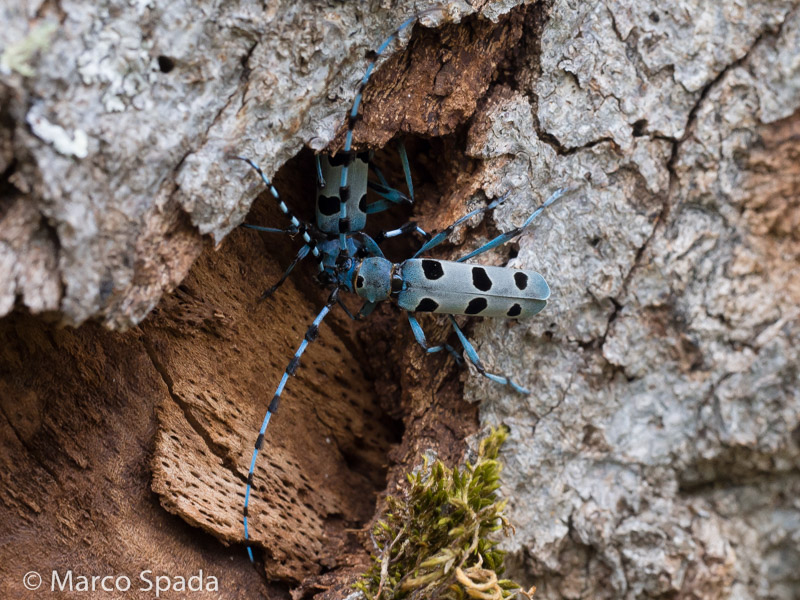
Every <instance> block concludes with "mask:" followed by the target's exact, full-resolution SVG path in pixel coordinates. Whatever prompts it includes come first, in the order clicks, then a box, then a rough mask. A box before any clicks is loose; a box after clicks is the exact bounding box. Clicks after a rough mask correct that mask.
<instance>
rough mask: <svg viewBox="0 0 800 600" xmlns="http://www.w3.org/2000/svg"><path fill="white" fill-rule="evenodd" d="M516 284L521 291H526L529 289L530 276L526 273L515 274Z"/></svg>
mask: <svg viewBox="0 0 800 600" xmlns="http://www.w3.org/2000/svg"><path fill="white" fill-rule="evenodd" d="M514 283H516V284H517V287H518V288H519V289H521V290H524V289H525V288H526V287H528V276H527V275H525V273H514Z"/></svg>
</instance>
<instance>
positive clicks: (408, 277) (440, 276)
mask: <svg viewBox="0 0 800 600" xmlns="http://www.w3.org/2000/svg"><path fill="white" fill-rule="evenodd" d="M419 16H420V15H415V16H414V17H412V18H410V19H408V20H407V21H405V22H404V23H403V24H402V25H400V27H398V28H397V29H396V30H395V31H394V32H393V33H392V35H391V36H389V38H388V39H387V40H386V41H385V42H384V43H383V44H381V46H380V47H379V48H378V50H377V52H376V54H377V56H376V58H375V60H373V61H372V62H371V63H370V64H369V66H368V68H367V71H366V73H365V75H364V77H363V78H362V80H361V84H360V86H359V90H358V93H357V94H356V97H355V100H354V102H353V106H352V108H351V110H350V113H349V115H348V125H347V134H346V138H345V144H344V149H343V151H342V152H341V153H339V154H338V155H336V156H334V157H329V156H326V155H322V156H321V157H319V156H318V157H317V178H318V183H319V186H318V194H317V202H316V224H315V225H312V224H310V223H304V222H302V221H301V220H299V219H298V218H297V217H296V216H294V215H293V214H292V213H291V212H290V210H289V208H288V207H287V206H286V204H285V203H284V202H283V201H282V200H281V199H280V197H279V195H278V192H277V190H276V189H275V187H274V186H273V185H272V184H271V183H270V181H269V179H268V178H267V177H266V176H265V175H264V173H263V172H262V171H261V169H260V168H259V167H258V165H256V164H255V163H254V162H253V161H251V160H250V159H248V158H244V157H236V158H238V159H240V160H243V161H245V162H247V163H248V164H249V165H250V166H251V167H253V168H254V169H255V170H256V171H257V172H258V173H259V175H260V176H261V178H262V180H263V181H264V183H265V184H266V186H267V188H268V189H269V191H270V193H271V194H272V196H273V197H274V198H275V200H276V201H277V202H278V205H279V207H280V209H281V211H282V212H283V213H284V214H285V215H286V217H287V218H288V219H289V221H290V227H289V228H288V229H276V228H269V227H260V226H255V225H247V227H250V228H252V229H257V230H259V231H266V232H273V233H292V234H300V235H301V236H302V239H303V241H304V245H303V247H302V248H301V249H300V250H299V252H298V253H297V255H296V256H295V258H294V260H293V261H292V263H291V264H290V265H289V267H288V268H287V270H286V272H285V273H284V274H283V276H282V277H281V278H280V279H279V280H278V282H277V283H276V284H275V285H273V286H272V287H271V288H269V289H268V290H267V291H266V292H265V293H264V297H266V296H267V295H269V294H271V293H272V292H274V291H275V290H276V289H277V287H278V286H279V285H280V284H281V283H283V281H285V280H286V278H287V277H288V276H289V274H290V273H291V272H292V270H293V269H294V267H295V266H296V265H297V263H299V262H300V261H301V260H303V259H304V258H305V257H307V256H308V255H309V254H311V255H312V256H313V257H314V259H315V260H316V261H317V266H318V273H317V279H318V281H319V282H320V283H321V284H322V285H324V286H325V287H328V288H330V289H331V290H332V291H331V293H330V296H329V297H328V300H327V302H326V304H325V306H324V307H323V308H322V310H321V311H320V312H319V314H318V315H317V316H316V318H315V319H314V321H313V322H312V323H311V325H310V326H309V328H308V330H307V331H306V334H305V336H304V339H303V341H302V342H301V343H300V346H299V348H298V349H297V351H296V352H295V354H294V357H293V358H292V359H291V361H290V362H289V364H288V366H287V367H286V370H285V371H284V373H283V376H282V377H281V380H280V382H279V383H278V387H277V389H276V391H275V394H274V396H273V398H272V401H271V402H270V404H269V408H268V409H267V413H266V415H265V416H264V420H263V422H262V424H261V428H260V430H259V433H258V438H257V440H256V443H255V447H254V450H253V456H252V460H251V462H250V469H249V473H248V477H247V487H246V490H245V500H244V514H243V524H244V537H245V541H246V542H247V541H248V540H249V535H248V527H247V517H248V505H249V501H250V492H251V490H252V487H253V478H254V472H255V465H256V460H257V458H258V453H259V451H260V449H261V447H262V444H263V441H264V434H265V432H266V429H267V425H268V424H269V421H270V418H271V416H272V414H273V413H274V412H275V411H276V410H277V408H278V404H279V402H280V398H281V394H282V393H283V391H284V388H285V386H286V383H287V382H288V380H289V377H291V376H292V375H294V374H295V372H296V371H297V368H298V367H299V365H300V357H301V356H302V354H303V353H304V352H305V350H306V348H307V347H308V345H309V344H310V343H311V342H313V341H314V340H315V339H316V338H317V336H318V334H319V326H320V323H322V320H323V319H324V318H325V316H326V315H327V314H328V313H329V312H330V311H331V310H332V309H333V307H334V306H335V305H336V304H339V305H340V306H342V308H343V309H344V310H345V311H346V312H347V314H348V315H349V316H351V317H352V318H360V317H363V316H367V315H368V314H369V313H370V312H372V310H373V309H374V308H375V306H376V305H377V304H378V303H379V302H381V301H384V300H387V299H389V298H394V299H395V300H396V302H397V304H398V306H400V308H402V309H404V310H406V311H408V312H407V315H408V320H409V323H410V325H411V329H412V332H413V334H414V337H415V339H416V341H417V342H418V343H419V344H420V346H422V348H423V349H424V350H425V351H426V352H428V353H432V352H439V351H442V350H447V351H449V352H450V353H451V354H453V355H454V356H455V357H456V360H457V361H459V362H462V361H463V360H462V357H461V355H460V354H459V353H458V352H456V350H455V349H454V348H453V347H452V346H450V345H448V344H441V345H437V346H429V345H428V343H427V340H426V338H425V334H424V332H423V330H422V327H421V326H420V324H419V322H418V321H417V320H416V318H414V316H413V315H412V314H411V313H413V312H434V313H442V314H447V315H448V316H449V317H448V318H449V320H450V323H451V325H452V327H453V329H454V330H455V332H456V335H457V337H458V339H459V342H460V344H461V346H462V347H463V349H464V352H465V353H466V356H467V358H468V360H469V361H470V362H472V364H473V365H475V367H476V368H477V370H478V371H479V372H480V373H481V374H482V375H484V376H485V377H487V378H489V379H491V380H493V381H495V382H497V383H500V384H503V385H508V386H509V387H511V388H513V389H514V390H516V391H517V392H520V393H524V394H527V393H529V392H528V390H527V389H525V388H523V387H522V386H520V385H518V384H517V383H515V382H514V381H512V380H511V379H510V378H508V377H505V376H503V375H498V374H494V373H490V372H488V371H487V370H486V369H485V367H484V366H483V364H482V363H481V361H480V359H479V357H478V354H477V352H476V351H475V349H474V348H473V346H472V344H471V343H470V342H469V340H468V339H467V338H466V336H465V335H464V333H463V331H462V330H461V328H460V327H459V326H458V324H457V323H456V321H455V319H454V318H453V316H452V315H476V316H487V317H503V318H521V317H528V316H532V315H535V314H536V313H538V312H539V311H540V310H542V309H543V308H544V306H545V304H546V302H547V299H548V297H549V296H550V288H549V287H548V285H547V283H546V282H545V280H544V278H543V277H542V276H541V275H539V274H538V273H536V272H534V271H523V270H516V269H509V268H505V267H491V266H481V265H471V264H466V263H465V262H464V261H466V260H468V259H470V258H472V257H474V256H478V255H480V254H482V253H484V252H486V251H488V250H491V249H492V248H496V247H498V246H500V245H502V244H504V243H506V242H508V241H509V240H511V239H512V238H514V237H516V236H517V235H519V234H521V233H522V232H523V231H524V230H525V229H526V228H527V227H528V226H529V225H530V224H531V222H532V221H533V220H534V219H535V218H536V217H537V216H538V215H539V214H541V212H542V211H543V210H544V209H545V208H546V207H547V206H548V205H550V204H552V203H553V202H555V201H556V199H557V198H558V197H559V196H561V195H562V193H563V191H562V190H559V191H557V192H556V193H554V194H553V195H552V196H550V198H548V199H547V200H546V201H545V202H544V203H543V204H542V205H541V206H540V207H539V208H537V209H536V210H535V211H534V212H533V213H532V214H531V215H530V216H529V217H528V218H527V219H526V220H525V222H524V223H523V224H522V225H521V226H519V227H518V228H516V229H514V230H512V231H509V232H507V233H504V234H501V235H498V236H497V237H495V238H494V239H492V240H491V241H489V242H488V243H486V244H484V245H483V246H481V247H480V248H478V249H476V250H474V251H472V252H470V253H468V254H466V255H465V256H462V257H461V258H459V259H458V260H456V261H446V260H437V259H432V258H419V257H420V255H421V254H423V253H425V252H427V251H429V250H431V249H433V248H434V247H435V246H437V245H438V244H440V243H442V242H443V241H444V240H445V239H446V238H447V237H448V235H449V234H450V233H451V232H452V231H453V229H454V228H455V227H457V226H458V225H460V224H462V223H463V222H465V221H466V220H468V219H469V218H471V217H473V216H475V215H477V214H479V213H482V212H486V211H490V210H493V209H494V208H496V207H497V206H498V205H499V204H500V203H502V202H503V201H504V200H505V199H506V198H507V197H508V195H509V194H508V193H506V194H505V195H503V196H502V197H500V198H498V199H495V200H493V201H492V202H490V203H489V204H488V205H486V206H485V207H482V208H479V209H476V210H473V211H471V212H469V213H468V214H466V215H464V216H463V217H461V218H460V219H458V220H457V221H456V222H454V223H453V224H452V225H450V226H449V227H447V228H446V229H445V230H443V231H441V232H440V233H438V234H436V235H435V236H433V237H431V236H429V235H428V234H427V233H426V232H425V231H423V230H422V229H421V228H419V227H418V226H417V225H416V224H415V223H407V224H406V225H404V226H403V227H401V228H399V229H395V230H392V231H387V232H384V233H382V234H380V235H379V236H377V241H376V239H373V238H372V237H370V236H369V235H367V234H366V233H365V232H364V231H363V229H364V227H365V225H366V220H367V215H368V214H373V213H376V212H380V211H382V210H385V209H387V208H389V207H390V206H391V205H392V204H393V203H399V202H407V201H411V200H412V199H413V185H412V183H411V176H410V172H409V167H408V160H407V157H406V155H405V151H404V150H403V149H402V147H401V149H400V157H401V161H402V165H403V171H404V174H405V179H406V183H407V186H408V192H409V195H408V196H406V195H405V194H403V193H401V192H399V191H398V190H396V189H393V188H391V187H390V186H389V185H388V183H387V182H386V180H385V179H384V177H383V175H382V174H381V173H380V171H379V170H377V169H374V168H373V170H375V172H376V174H377V176H378V178H379V180H380V182H379V183H378V182H373V181H370V180H369V179H368V173H369V169H370V165H369V160H368V155H366V154H355V153H353V152H352V139H353V128H354V127H355V123H356V121H357V119H358V108H359V105H360V102H361V98H362V94H363V91H364V88H365V86H366V85H367V83H368V82H369V78H370V75H371V73H372V71H373V69H374V66H375V61H376V60H377V58H378V57H379V56H380V55H381V54H382V53H383V52H384V51H385V50H386V48H387V47H388V46H389V45H390V44H391V43H392V41H393V40H394V39H395V37H396V36H397V35H398V34H399V33H400V32H401V31H402V30H403V29H405V28H406V27H408V26H409V25H410V24H411V23H412V22H414V21H415V20H416V19H417V18H418V17H419ZM368 188H371V189H373V190H374V191H375V192H376V193H377V194H378V195H379V196H380V200H377V201H374V202H373V203H371V204H367V201H366V194H367V189H368ZM412 233H416V234H418V235H421V236H422V237H423V238H424V239H425V240H426V241H425V243H424V244H423V245H422V247H421V248H420V249H419V250H418V251H417V252H416V253H415V254H414V255H413V256H412V257H411V258H410V259H408V260H405V261H403V262H401V263H396V264H395V263H392V262H390V261H389V260H387V259H386V258H385V257H384V255H383V252H382V251H381V249H380V247H379V245H378V242H379V241H381V240H382V239H385V238H390V237H395V236H398V235H403V234H412ZM342 291H345V292H351V293H355V294H357V295H358V296H360V297H361V298H362V299H363V300H364V305H363V306H362V307H361V309H360V310H359V312H358V315H356V316H354V315H352V314H350V312H349V311H347V308H346V307H345V306H344V304H343V303H342V302H341V299H340V298H339V294H340V292H342ZM247 552H248V555H249V557H250V560H251V561H253V552H252V549H251V548H250V546H249V545H248V547H247Z"/></svg>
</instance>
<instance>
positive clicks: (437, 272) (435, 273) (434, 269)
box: [422, 259, 444, 280]
mask: <svg viewBox="0 0 800 600" xmlns="http://www.w3.org/2000/svg"><path fill="white" fill-rule="evenodd" d="M422 272H423V273H425V279H430V280H435V279H440V278H441V277H443V276H444V269H443V268H442V264H441V263H440V262H439V261H438V260H430V259H425V260H423V261H422Z"/></svg>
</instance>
